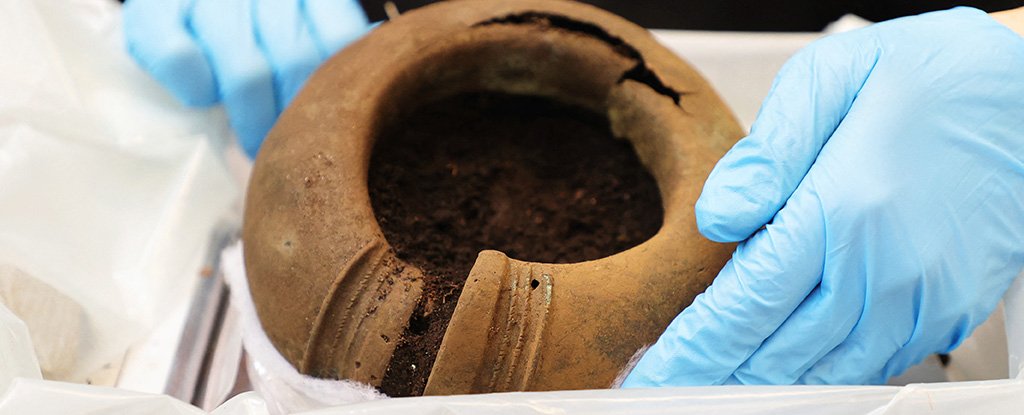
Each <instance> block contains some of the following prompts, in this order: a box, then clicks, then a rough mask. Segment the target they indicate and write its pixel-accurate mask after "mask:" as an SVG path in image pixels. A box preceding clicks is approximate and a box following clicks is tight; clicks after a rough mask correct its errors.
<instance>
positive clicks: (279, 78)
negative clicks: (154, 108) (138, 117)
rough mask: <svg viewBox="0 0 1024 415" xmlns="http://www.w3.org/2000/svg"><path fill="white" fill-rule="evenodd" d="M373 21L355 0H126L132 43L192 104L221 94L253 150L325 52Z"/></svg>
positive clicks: (209, 101) (171, 87)
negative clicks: (369, 20)
mask: <svg viewBox="0 0 1024 415" xmlns="http://www.w3.org/2000/svg"><path fill="white" fill-rule="evenodd" d="M368 29H369V25H368V22H367V19H366V14H365V13H364V12H363V10H362V8H361V7H360V6H359V2H358V1H356V0H128V1H127V2H126V3H125V5H124V30H125V36H126V38H127V42H128V51H129V52H130V53H131V55H132V56H134V57H135V60H136V61H138V63H139V64H140V65H142V67H143V68H144V69H146V70H147V71H148V72H149V73H150V74H152V75H153V77H155V78H156V79H157V80H158V81H159V82H160V83H161V84H163V85H164V86H165V87H167V89H169V90H170V91H171V92H172V93H173V94H174V95H175V96H176V97H177V98H178V99H179V100H181V101H182V102H183V103H185V104H186V105H190V106H210V105H214V104H217V103H219V102H223V103H224V106H225V108H226V109H227V112H228V117H229V119H230V120H231V125H232V127H233V128H234V130H235V133H236V134H237V135H238V138H239V141H241V144H242V147H243V148H244V149H245V151H246V152H247V153H248V154H249V156H250V157H255V155H256V151H257V150H258V149H259V146H260V143H262V142H263V138H264V136H266V134H267V132H268V131H269V130H270V127H271V126H272V125H273V124H274V121H275V120H276V119H277V116H278V114H280V113H281V111H282V110H283V109H284V107H285V106H286V105H287V104H288V103H289V102H290V101H291V99H292V98H293V97H294V96H295V94H296V93H297V92H298V90H299V88H300V87H301V86H302V84H303V83H304V82H305V81H306V79H307V78H309V76H310V75H311V74H312V73H313V71H314V70H315V69H316V68H317V67H318V66H319V65H320V63H321V62H323V61H324V60H325V59H327V58H328V57H330V56H331V55H333V54H334V53H335V52H337V51H338V50H339V49H341V48H342V47H343V46H345V45H346V44H348V43H349V42H351V41H353V40H355V39H356V38H358V37H359V36H361V35H362V34H363V33H365V32H366V31H367V30H368Z"/></svg>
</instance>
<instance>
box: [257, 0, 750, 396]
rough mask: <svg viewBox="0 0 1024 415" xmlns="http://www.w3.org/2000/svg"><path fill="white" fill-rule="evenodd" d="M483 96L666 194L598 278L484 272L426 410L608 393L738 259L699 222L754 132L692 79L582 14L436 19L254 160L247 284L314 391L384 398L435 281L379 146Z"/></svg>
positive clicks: (462, 8)
mask: <svg viewBox="0 0 1024 415" xmlns="http://www.w3.org/2000/svg"><path fill="white" fill-rule="evenodd" d="M471 93H498V94H516V95H527V96H533V97H540V98H544V99H550V100H554V101H557V102H561V103H564V104H567V105H571V106H575V107H580V108H582V109H585V110H588V111H591V112H594V113H597V114H603V115H604V116H605V117H606V118H607V120H608V123H609V125H610V128H611V131H612V133H613V134H614V135H615V136H616V137H619V138H622V139H625V140H628V142H629V143H630V144H631V145H632V147H633V149H634V150H635V152H636V155H637V157H638V158H639V159H640V161H641V162H642V163H643V165H644V166H645V167H646V168H647V170H648V171H649V172H650V173H651V175H652V176H653V177H654V179H655V180H656V182H657V187H658V190H659V192H660V196H661V201H662V204H663V208H664V217H663V221H662V226H661V228H660V229H659V230H658V231H657V233H656V234H655V235H654V236H653V237H651V238H650V239H648V240H646V241H644V242H642V243H640V244H639V245H637V246H635V247H633V248H630V249H627V250H625V251H622V252H619V253H616V254H613V255H611V256H607V257H604V258H600V259H594V260H590V261H585V262H579V263H570V264H551V263H535V262H525V261H521V260H517V259H512V258H509V257H508V256H506V255H505V254H503V253H501V252H497V251H483V252H481V253H480V255H479V257H478V258H477V260H476V263H475V264H474V265H473V267H472V270H471V271H470V272H469V275H468V276H467V277H468V278H467V279H466V280H465V285H464V287H463V289H462V292H461V295H460V296H459V298H458V303H457V305H456V306H455V309H454V313H453V314H452V317H451V320H450V322H449V323H448V326H447V330H446V331H445V332H444V333H445V334H444V339H443V342H442V343H441V345H440V349H439V350H437V358H436V360H435V361H434V363H433V366H432V369H431V370H430V372H429V380H427V382H426V389H425V391H424V393H425V394H459V393H483V392H500V391H522V390H555V389H586V388H603V387H607V386H608V385H609V384H610V383H611V382H612V380H613V379H614V378H615V375H616V374H617V372H618V371H620V370H621V369H622V368H623V366H624V365H625V364H626V362H627V361H628V360H629V358H630V357H631V355H632V354H633V353H634V352H635V351H636V350H637V349H638V348H640V347H641V346H643V345H645V344H647V343H650V342H653V341H654V340H655V339H657V337H658V335H659V334H660V333H661V332H662V330H664V328H665V327H666V326H667V325H668V323H669V322H670V321H671V319H672V318H673V317H674V316H675V315H676V314H678V313H679V312H680V311H681V310H682V309H683V308H685V307H686V306H687V305H688V304H689V303H690V302H691V301H692V300H693V298H694V297H695V296H696V295H697V294H699V293H701V292H702V291H703V290H704V289H705V288H706V287H707V286H708V285H709V284H710V282H711V280H712V278H714V276H715V275H716V274H717V272H718V270H719V269H720V268H721V266H722V265H723V264H724V263H725V262H726V261H727V259H728V257H729V255H730V253H731V250H732V246H730V245H724V244H715V243H712V242H710V241H708V240H706V239H704V238H703V237H702V236H701V235H700V234H699V233H698V232H697V228H696V224H695V221H694V216H693V205H694V203H695V202H696V199H697V197H698V195H699V194H700V190H701V187H702V186H703V183H704V180H705V179H706V177H707V175H708V173H709V172H710V171H711V168H712V167H713V166H714V163H715V162H716V161H717V160H718V159H719V157H721V156H722V155H723V154H724V153H725V152H726V150H728V148H729V147H730V146H731V145H732V144H733V143H735V141H736V140H737V139H738V138H739V137H741V136H742V134H743V131H742V129H741V128H740V127H739V125H738V124H737V123H736V121H735V119H734V118H733V116H732V114H731V113H730V112H729V111H728V109H727V108H726V107H725V105H724V104H723V103H722V102H721V100H720V99H719V98H718V96H717V95H716V94H715V92H714V91H713V90H712V89H711V87H710V86H709V85H708V84H707V83H706V82H705V81H704V80H703V79H701V77H700V76H699V75H698V74H697V73H696V72H695V71H694V70H693V69H692V68H690V67H689V66H688V65H687V64H685V63H684V62H682V61H681V60H680V59H679V58H678V57H676V56H675V55H673V54H672V53H671V52H669V51H668V50H667V49H665V48H663V47H662V46H660V45H658V44H657V43H656V42H655V41H654V39H653V38H651V36H650V35H649V34H648V33H647V32H646V31H645V30H644V29H642V28H640V27H637V26H635V25H633V24H631V23H629V22H626V21H624V20H622V19H620V18H618V17H616V16H614V15H611V14H609V13H606V12H603V11H601V10H599V9H596V8H593V7H590V6H586V5H583V4H578V3H573V2H567V1H551V0H516V1H502V2H492V1H482V0H481V1H473V0H466V1H451V2H444V3H439V4H436V5H432V6H428V7H424V8H422V9H417V10H415V11H413V12H410V13H407V14H405V15H402V16H401V17H399V18H397V19H395V20H393V21H390V22H387V23H385V24H383V25H381V26H380V27H378V28H377V29H375V30H374V31H373V32H371V33H370V34H369V35H368V36H366V37H365V38H363V39H362V40H360V41H358V42H356V43H354V44H352V45H351V46H349V47H348V48H346V49H345V50H344V51H342V52H341V53H339V54H338V55H337V56H335V57H333V58H332V59H330V60H329V61H328V62H327V63H326V64H324V66H323V67H321V68H320V70H318V71H317V73H316V74H315V75H314V76H313V77H312V78H311V79H310V81H309V82H308V83H307V85H306V87H305V88H304V89H303V91H302V92H301V93H300V94H299V96H298V97H297V99H296V100H295V101H294V103H293V104H292V105H291V106H290V107H289V108H288V109H287V110H286V111H285V112H284V114H283V115H282V117H281V118H280V120H279V122H278V124H277V125H276V126H275V127H274V129H273V130H272V131H271V133H270V135H269V137H268V138H267V140H266V141H265V143H264V145H263V149H262V150H261V152H260V154H259V156H258V157H257V159H256V164H255V167H254V169H253V175H252V178H251V181H250V185H249V191H248V196H247V200H246V213H245V224H244V230H243V238H244V240H245V262H246V268H247V270H248V277H249V283H250V287H251V291H252V295H253V300H254V302H255V304H256V308H257V312H258V313H259V317H260V320H261V322H262V324H263V327H264V330H265V331H266V332H267V335H268V336H269V337H270V340H271V341H272V342H273V344H274V345H275V346H276V347H277V349H278V350H279V351H280V352H281V354H282V355H284V357H285V358H286V359H287V360H288V361H290V362H291V363H292V364H293V365H295V367H296V368H298V369H299V370H300V371H301V372H303V373H307V374H311V375H314V376H319V377H329V378H345V379H353V380H357V381H361V382H366V383H369V384H371V385H375V386H380V385H381V383H382V382H383V380H384V378H385V376H386V375H387V373H388V368H389V364H390V363H391V361H392V357H393V356H394V355H395V350H396V347H397V346H398V345H399V343H400V342H401V340H402V338H403V335H404V333H406V330H407V329H408V328H409V324H410V318H411V317H413V316H414V313H416V312H417V310H416V309H417V305H418V304H420V303H421V297H422V296H423V295H424V287H425V284H424V280H425V277H427V276H426V275H425V274H424V271H423V270H422V269H421V268H419V267H417V266H415V265H414V264H411V263H408V262H406V261H404V260H402V259H400V258H399V257H398V256H397V255H396V253H395V250H394V249H392V248H391V245H390V244H389V243H388V241H387V240H386V239H385V237H384V233H383V232H382V231H381V228H380V226H379V224H378V221H377V217H376V216H375V213H374V210H373V208H372V205H371V200H370V196H369V190H368V184H367V183H368V172H369V170H370V160H371V155H372V154H373V147H374V143H375V140H377V139H378V138H379V136H380V135H381V134H382V131H384V130H385V129H386V128H387V127H389V126H393V125H395V123H396V122H398V121H399V120H400V119H401V117H402V115H403V114H406V113H408V112H410V111H412V110H414V109H415V108H416V107H418V106H422V105H424V104H427V103H431V102H437V101H439V100H442V99H445V98H448V97H453V96H458V95H462V94H471ZM437 145H444V143H438V144H437Z"/></svg>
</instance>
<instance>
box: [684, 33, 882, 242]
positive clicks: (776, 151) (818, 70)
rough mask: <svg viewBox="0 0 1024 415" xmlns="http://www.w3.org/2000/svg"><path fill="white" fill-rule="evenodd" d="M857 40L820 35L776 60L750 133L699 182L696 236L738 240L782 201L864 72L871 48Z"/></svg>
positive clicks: (844, 109) (822, 142)
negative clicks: (782, 59)
mask: <svg viewBox="0 0 1024 415" xmlns="http://www.w3.org/2000/svg"><path fill="white" fill-rule="evenodd" d="M858 40H859V39H852V38H850V37H848V36H843V35H838V36H832V37H830V38H826V39H823V40H821V41H819V42H816V43H814V44H812V45H811V46H809V47H808V48H805V49H804V50H802V51H801V52H799V53H798V54H797V55H795V56H794V57H793V58H792V59H790V60H789V61H788V62H787V63H786V65H785V66H784V67H783V68H782V70H781V71H780V72H779V74H778V76H777V77H776V78H775V82H774V84H773V85H772V88H771V90H770V91H769V94H768V97H767V98H766V100H765V102H764V104H763V105H762V106H761V110H760V112H759V113H758V117H757V120H756V121H755V122H754V125H753V128H751V134H750V135H749V136H747V137H746V138H744V139H742V140H740V141H739V142H738V143H737V144H736V146H734V147H733V148H732V150H730V151H729V152H728V153H727V154H726V155H725V156H724V157H723V158H722V159H721V160H719V162H718V164H717V165H716V166H715V168H714V170H712V171H711V174H710V176H709V177H708V180H707V182H705V184H704V190H703V192H702V193H701V196H700V199H698V200H697V205H696V214H697V226H698V228H699V229H700V231H701V233H702V234H704V236H706V237H708V239H711V240H713V241H717V242H737V241H741V240H744V239H746V238H748V237H749V236H750V235H752V234H753V233H754V232H755V231H757V230H758V229H759V228H761V227H762V226H764V224H765V223H768V221H770V220H771V219H772V217H773V216H775V213H776V212H778V211H779V209H781V208H782V205H783V204H785V203H786V200H787V199H789V196H790V195H791V194H792V193H793V191H794V190H795V189H796V187H797V186H798V185H799V184H800V181H801V180H802V179H803V177H804V176H805V175H806V174H807V171H808V170H809V169H810V168H811V165H812V164H814V161H815V158H816V157H817V155H818V151H820V150H821V148H822V146H824V145H825V142H826V141H827V140H828V138H829V136H831V135H832V132H833V131H835V129H836V127H838V126H839V123H840V122H842V120H843V117H844V116H845V115H846V112H847V111H848V110H849V108H850V105H851V104H852V103H853V100H854V98H855V97H856V96H857V92H858V91H859V90H860V87H861V85H862V84H863V83H864V79H865V78H866V77H867V74H868V73H869V72H870V69H871V65H872V64H873V62H874V59H875V56H874V55H873V54H869V53H863V52H862V51H863V50H864V47H863V45H858V44H857V43H858ZM847 54H850V55H854V56H855V58H851V57H849V56H846V55H847ZM851 60H855V63H854V64H853V65H850V61H851Z"/></svg>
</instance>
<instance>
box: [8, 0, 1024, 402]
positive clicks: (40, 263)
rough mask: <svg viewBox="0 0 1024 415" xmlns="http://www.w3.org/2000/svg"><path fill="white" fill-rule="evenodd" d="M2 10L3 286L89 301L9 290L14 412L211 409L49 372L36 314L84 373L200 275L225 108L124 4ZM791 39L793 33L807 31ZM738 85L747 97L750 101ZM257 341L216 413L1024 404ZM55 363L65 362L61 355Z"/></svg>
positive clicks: (35, 2)
mask: <svg viewBox="0 0 1024 415" xmlns="http://www.w3.org/2000/svg"><path fill="white" fill-rule="evenodd" d="M0 25H2V27H4V29H5V30H3V31H0V56H3V57H4V58H3V59H2V60H0V62H3V63H2V64H0V189H2V191H0V296H4V295H7V296H8V297H13V295H12V294H10V293H15V292H16V293H24V292H26V290H28V291H31V292H35V293H49V294H37V295H40V296H45V297H46V299H47V300H48V301H52V303H53V304H57V305H56V308H51V309H57V310H63V311H58V312H56V313H55V314H56V315H58V316H59V315H64V316H67V315H78V316H79V318H78V319H71V320H68V319H67V318H64V317H61V318H57V317H54V316H47V315H42V316H39V314H42V313H39V312H35V311H31V310H33V307H34V306H33V304H31V303H30V302H29V303H20V304H16V302H15V301H9V300H6V299H5V300H0V414H37V413H47V414H48V413H61V414H96V413H147V414H154V415H172V414H197V415H198V414H203V413H205V412H203V411H201V410H199V409H197V408H195V407H193V406H190V405H188V404H186V403H183V402H180V401H177V400H174V399H173V398H170V397H167V396H163V395H154V394H145V393H138V392H131V391H127V390H122V389H115V388H107V387H98V386H90V385H83V384H75V383H69V382H55V381H49V380H42V379H41V377H42V373H43V369H42V368H41V367H40V362H43V361H44V359H43V358H41V357H37V355H36V354H37V352H36V350H37V349H42V350H43V351H44V352H46V353H51V352H50V351H48V350H47V349H46V348H33V346H32V340H33V339H35V338H39V337H38V335H36V334H30V330H31V327H28V326H26V323H25V321H27V322H29V324H34V325H42V326H48V325H53V324H58V323H59V322H60V321H64V322H65V324H69V325H68V326H67V327H75V328H76V330H79V331H80V333H79V334H81V337H78V336H76V337H74V338H80V343H79V344H78V346H76V347H75V348H74V353H75V354H74V357H75V359H72V360H70V361H72V362H74V365H73V366H75V368H72V369H71V370H70V372H68V373H85V372H88V370H89V369H88V368H89V367H91V366H95V365H96V364H97V363H98V362H102V361H104V360H107V358H106V357H104V356H108V355H111V356H113V355H117V354H119V353H122V352H123V349H124V347H125V345H127V344H128V343H130V341H131V339H133V338H135V337H137V335H138V334H139V333H141V332H143V331H145V329H146V327H147V325H149V324H152V323H153V322H154V321H155V318H156V316H159V314H160V313H161V312H163V311H164V310H165V304H163V303H166V302H169V301H172V299H173V298H174V297H175V296H179V295H187V293H188V289H187V287H185V284H183V283H182V282H183V281H185V279H186V278H189V277H191V276H192V274H191V273H192V272H193V269H192V267H193V266H194V265H195V264H198V261H199V257H200V256H201V253H202V251H203V248H204V247H203V245H204V244H205V243H206V241H207V237H208V234H209V233H210V231H211V230H212V228H213V226H214V223H216V221H217V220H218V218H220V217H221V214H222V212H223V211H225V210H227V208H228V206H229V205H230V203H231V201H232V200H233V199H234V197H235V195H236V194H237V189H236V188H235V186H234V184H233V183H232V182H231V181H230V178H229V176H228V175H227V173H226V172H225V171H224V169H223V165H222V164H221V163H220V151H222V146H223V145H225V141H224V140H225V139H224V137H225V136H226V134H227V133H226V131H225V130H224V128H225V126H226V123H225V122H224V119H223V116H222V114H218V113H216V112H204V111H189V110H184V109H182V108H180V107H179V106H178V105H177V104H175V103H174V102H173V100H172V99H171V97H170V96H168V95H167V94H165V93H163V92H162V91H161V90H160V89H159V88H158V87H157V86H156V84H155V83H154V82H152V81H151V80H149V79H148V78H147V77H146V76H145V75H144V74H143V73H141V71H139V70H138V69H136V68H135V66H134V65H133V64H132V63H131V62H130V60H129V59H128V58H127V56H126V55H125V54H124V52H123V47H122V44H121V43H120V30H119V14H118V10H117V6H116V4H115V3H114V2H108V1H107V0H3V1H0ZM701 36H704V35H701ZM708 36H710V35H708ZM791 39H793V40H794V43H793V45H794V46H796V45H797V44H799V43H800V42H803V41H804V40H802V39H797V38H791ZM663 40H664V39H663ZM680 45H682V46H680V47H677V48H675V49H676V50H677V51H680V52H682V53H683V54H684V55H687V54H694V56H696V55H695V54H696V52H693V51H692V49H691V50H690V51H689V52H688V51H687V48H690V47H691V46H692V44H690V45H691V46H687V44H685V43H683V44H680ZM707 58H708V59H711V60H715V59H716V58H714V56H713V55H711V54H709V55H707ZM698 60H700V59H698ZM695 63H697V65H698V67H701V63H700V62H695ZM780 64H781V62H780ZM727 66H728V65H727ZM733 66H734V67H739V66H736V65H733ZM712 78H713V79H714V77H712ZM737 91H739V89H737ZM724 95H726V99H727V100H728V101H729V102H730V103H732V104H733V105H736V104H735V103H737V102H740V101H736V100H734V99H732V98H730V96H729V95H730V93H728V92H726V93H725V94H724ZM746 102H748V103H750V102H754V101H751V100H749V99H748V100H747V101H746ZM742 108H743V105H740V112H742ZM741 117H743V114H741ZM192 258H195V259H194V260H193V259H192ZM232 261H233V262H232ZM229 263H233V264H234V265H230V264H229ZM224 264H225V266H226V267H234V270H230V269H226V271H227V272H233V273H235V274H236V276H235V277H229V280H232V281H233V283H232V284H233V286H234V287H236V288H237V289H238V291H239V294H236V297H237V295H242V294H244V292H245V291H244V285H243V284H244V270H242V269H241V252H240V249H239V248H238V247H235V248H233V250H229V251H227V252H226V257H225V261H224ZM239 276H241V277H239ZM5 284H6V285H5ZM25 287H28V288H25ZM4 293H7V294H4ZM19 297H20V295H19ZM234 303H237V304H236V305H235V307H236V311H234V312H236V313H239V314H241V315H240V316H239V318H242V319H246V318H249V320H248V321H249V322H250V323H249V324H247V325H246V327H248V329H246V330H247V331H248V332H247V333H245V334H244V335H245V336H246V337H247V338H256V339H259V336H260V335H261V334H262V332H261V330H259V328H258V320H256V319H255V316H254V314H255V313H254V312H253V311H252V310H251V309H247V308H246V307H245V306H244V304H245V301H244V300H236V301H234ZM239 304H241V306H239ZM4 305H11V306H12V307H14V308H16V309H19V310H30V311H22V313H30V314H32V315H33V316H34V318H29V319H22V318H19V317H18V316H17V315H16V314H15V313H14V312H12V310H11V309H9V308H8V307H6V306H4ZM76 313H77V314H76ZM246 313H248V314H249V317H246V316H245V314H246ZM1005 313H1006V319H1005V322H1006V323H1005V325H1006V332H1007V333H1006V335H1007V341H1008V354H1009V361H1010V365H1011V369H1012V374H1011V376H1020V375H1017V373H1018V372H1019V371H1020V364H1021V363H1022V361H1024V359H1022V356H1024V279H1022V278H1018V281H1017V282H1016V283H1015V284H1014V285H1013V286H1012V287H1011V288H1010V290H1009V291H1008V292H1007V295H1006V297H1005ZM23 320H24V321H23ZM39 321H41V323H39ZM68 321H71V323H67V322H68ZM253 322H255V323H253ZM254 326H255V328H254ZM43 329H44V330H43V331H46V330H45V329H46V327H43ZM65 334H66V333H65ZM42 339H44V340H42V341H45V339H46V337H42ZM263 339H264V341H265V336H264V338H263ZM256 343H258V342H254V341H250V340H246V345H247V347H250V348H251V349H253V350H250V351H249V352H250V354H249V357H248V359H249V361H250V375H251V376H253V378H254V379H253V381H254V384H256V387H257V390H258V392H248V393H244V394H241V395H238V396H236V397H234V398H233V399H231V400H229V401H228V402H226V403H224V404H222V405H221V406H220V407H218V408H217V409H216V410H214V411H213V412H212V414H216V415H266V414H270V413H280V412H290V411H299V410H305V409H314V408H319V407H323V406H326V405H332V404H338V403H342V402H354V401H360V400H362V401H364V402H362V403H356V404H350V405H347V406H337V407H333V408H323V409H319V410H314V411H313V412H308V413H316V414H322V415H331V414H399V415H409V414H439V415H440V414H446V415H449V414H530V413H535V414H550V413H564V414H601V413H609V414H611V413H616V414H617V413H631V414H668V413H679V414H689V413H732V414H754V413H756V414H795V415H801V414H872V415H880V414H919V413H929V414H949V415H961V414H963V413H986V414H988V413H993V414H999V413H1006V414H1015V413H1020V408H1022V407H1024V377H1021V378H1018V379H1006V380H995V381H985V382H951V383H936V384H927V385H924V384H918V385H910V386H906V387H893V386H836V387H794V386H776V387H704V388H671V389H647V390H636V389H633V390H603V391H567V392H543V393H505V394H491V395H476V396H452V397H421V398H399V399H377V398H380V396H379V395H377V394H374V393H372V392H371V391H368V390H366V389H365V388H358V387H356V386H357V385H349V386H353V387H355V389H353V390H352V391H347V392H346V391H344V390H339V389H335V387H336V386H338V385H344V383H341V382H332V381H322V380H316V379H312V378H308V377H303V376H301V375H299V374H298V373H297V372H295V371H294V369H293V368H291V367H290V366H288V365H287V363H286V362H285V361H284V359H283V358H281V357H280V355H276V356H277V359H279V360H277V361H276V362H275V358H274V356H275V354H276V351H275V350H274V349H273V348H272V347H270V348H269V349H268V348H266V347H265V346H266V345H267V344H269V341H266V343H265V344H264V346H259V345H257V344H256ZM54 361H56V362H61V361H64V360H61V359H60V356H56V360H50V362H54ZM282 364H283V365H284V367H282ZM67 376H68V378H75V376H77V375H74V374H72V375H67ZM261 394H262V395H261Z"/></svg>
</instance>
